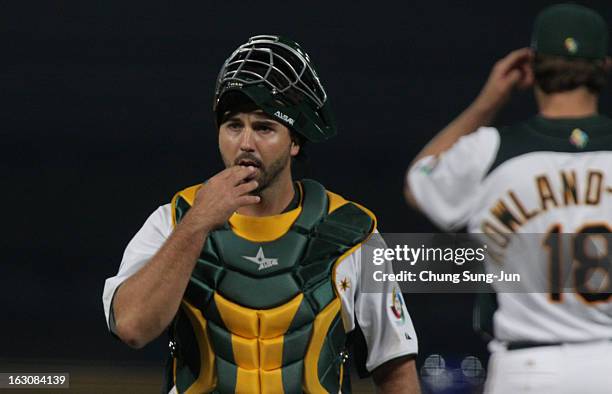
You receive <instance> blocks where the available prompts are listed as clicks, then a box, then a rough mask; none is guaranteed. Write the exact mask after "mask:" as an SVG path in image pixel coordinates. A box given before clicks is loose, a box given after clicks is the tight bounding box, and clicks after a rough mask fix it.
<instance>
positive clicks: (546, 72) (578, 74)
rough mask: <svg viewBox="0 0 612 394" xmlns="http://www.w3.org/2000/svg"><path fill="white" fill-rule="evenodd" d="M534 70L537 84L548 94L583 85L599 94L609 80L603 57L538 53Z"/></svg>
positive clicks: (534, 62)
mask: <svg viewBox="0 0 612 394" xmlns="http://www.w3.org/2000/svg"><path fill="white" fill-rule="evenodd" d="M533 72H534V76H535V81H536V84H537V85H538V86H539V87H540V89H542V91H543V92H544V93H546V94H551V93H559V92H565V91H568V90H574V89H576V88H579V87H581V86H584V87H586V88H587V89H589V91H591V92H592V93H595V94H599V93H600V92H601V91H602V89H603V88H604V87H605V86H606V83H607V82H608V72H607V70H606V67H605V60H603V59H583V58H567V57H563V56H553V55H542V54H536V56H535V59H534V61H533Z"/></svg>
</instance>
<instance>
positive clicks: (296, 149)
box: [290, 141, 300, 157]
mask: <svg viewBox="0 0 612 394" xmlns="http://www.w3.org/2000/svg"><path fill="white" fill-rule="evenodd" d="M290 153H291V157H295V156H297V155H298V153H300V146H299V145H298V144H297V143H296V142H295V141H291V151H290Z"/></svg>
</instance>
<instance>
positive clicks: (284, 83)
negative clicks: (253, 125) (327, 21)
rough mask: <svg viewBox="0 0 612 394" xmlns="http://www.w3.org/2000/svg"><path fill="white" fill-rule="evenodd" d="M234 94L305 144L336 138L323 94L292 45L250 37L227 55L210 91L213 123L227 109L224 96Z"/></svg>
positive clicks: (281, 40)
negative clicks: (212, 90) (294, 133)
mask: <svg viewBox="0 0 612 394" xmlns="http://www.w3.org/2000/svg"><path fill="white" fill-rule="evenodd" d="M236 91H237V92H241V93H243V94H244V95H246V96H247V97H248V98H249V99H250V100H252V101H253V102H254V103H255V105H257V106H258V107H259V108H261V109H262V110H263V111H264V112H265V113H266V114H268V115H270V116H271V117H273V118H275V119H277V120H278V121H279V122H281V123H283V124H284V125H285V126H287V127H289V128H291V129H293V130H295V131H296V132H297V133H299V134H301V135H302V136H303V137H304V138H306V140H308V141H312V142H320V141H325V140H327V139H329V138H331V137H333V136H334V135H336V133H337V130H336V124H335V121H334V118H333V115H332V113H331V110H330V107H329V99H328V98H327V94H326V93H325V89H324V88H323V85H322V84H321V81H320V80H319V77H318V76H317V72H316V71H315V68H314V66H313V65H312V62H311V61H310V58H309V57H308V55H307V54H306V53H305V52H304V51H303V50H302V48H300V46H299V44H298V43H296V42H294V41H291V40H288V39H286V38H283V37H279V36H269V35H262V36H254V37H251V38H250V39H249V40H248V41H247V42H246V43H245V44H243V45H241V46H239V47H238V49H236V50H235V51H234V52H233V53H232V54H231V55H230V57H229V58H228V59H227V60H226V61H225V63H224V64H223V67H222V68H221V71H220V72H219V77H218V78H217V85H216V88H215V98H214V102H213V111H214V112H215V113H216V119H217V123H219V120H220V119H221V116H222V115H223V113H224V112H225V111H226V110H228V108H227V107H228V106H230V105H231V104H230V103H227V102H225V101H224V98H225V97H227V95H226V93H229V92H236ZM229 96H231V95H229ZM226 101H227V100H226Z"/></svg>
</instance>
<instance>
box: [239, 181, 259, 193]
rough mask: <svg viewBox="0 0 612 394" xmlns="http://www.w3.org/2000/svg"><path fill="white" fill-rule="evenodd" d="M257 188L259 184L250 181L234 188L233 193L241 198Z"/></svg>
mask: <svg viewBox="0 0 612 394" xmlns="http://www.w3.org/2000/svg"><path fill="white" fill-rule="evenodd" d="M257 186H259V183H257V181H250V182H247V183H243V184H241V185H238V186H236V189H235V191H236V193H237V194H238V195H239V196H242V195H243V194H247V193H250V192H252V191H253V190H255V189H257Z"/></svg>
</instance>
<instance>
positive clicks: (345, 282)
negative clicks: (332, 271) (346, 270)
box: [338, 277, 351, 291]
mask: <svg viewBox="0 0 612 394" xmlns="http://www.w3.org/2000/svg"><path fill="white" fill-rule="evenodd" d="M338 287H339V288H340V290H342V291H347V290H348V289H350V288H351V280H350V279H349V278H347V277H345V278H344V279H342V280H341V281H340V284H338Z"/></svg>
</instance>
